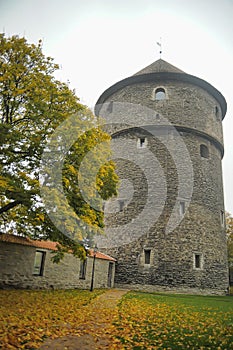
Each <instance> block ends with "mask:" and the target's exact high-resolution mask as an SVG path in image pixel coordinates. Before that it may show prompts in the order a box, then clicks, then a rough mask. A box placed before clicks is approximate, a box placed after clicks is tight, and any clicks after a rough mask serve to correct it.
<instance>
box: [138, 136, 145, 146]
mask: <svg viewBox="0 0 233 350" xmlns="http://www.w3.org/2000/svg"><path fill="white" fill-rule="evenodd" d="M137 146H138V148H145V147H146V146H147V138H146V137H139V138H138V142H137Z"/></svg>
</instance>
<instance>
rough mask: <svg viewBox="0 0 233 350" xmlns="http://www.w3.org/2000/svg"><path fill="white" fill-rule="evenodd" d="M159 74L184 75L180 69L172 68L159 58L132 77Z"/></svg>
mask: <svg viewBox="0 0 233 350" xmlns="http://www.w3.org/2000/svg"><path fill="white" fill-rule="evenodd" d="M159 72H170V73H184V71H182V70H181V69H179V68H177V67H175V66H173V65H172V64H170V63H168V62H166V61H164V60H162V59H161V58H160V59H159V60H157V61H155V62H153V63H152V64H150V65H149V66H147V67H145V68H143V69H142V70H140V71H139V72H137V73H136V74H134V75H142V74H151V73H159Z"/></svg>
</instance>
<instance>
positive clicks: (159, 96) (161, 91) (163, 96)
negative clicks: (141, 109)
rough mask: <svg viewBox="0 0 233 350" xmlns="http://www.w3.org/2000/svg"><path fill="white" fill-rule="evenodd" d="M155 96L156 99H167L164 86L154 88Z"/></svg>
mask: <svg viewBox="0 0 233 350" xmlns="http://www.w3.org/2000/svg"><path fill="white" fill-rule="evenodd" d="M154 96H155V100H165V99H166V93H165V90H164V88H161V87H159V88H157V89H155V90H154Z"/></svg>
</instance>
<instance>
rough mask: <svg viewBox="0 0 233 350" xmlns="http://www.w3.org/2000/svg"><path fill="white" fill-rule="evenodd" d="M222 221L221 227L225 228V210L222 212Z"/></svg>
mask: <svg viewBox="0 0 233 350" xmlns="http://www.w3.org/2000/svg"><path fill="white" fill-rule="evenodd" d="M220 220H221V225H222V226H224V225H225V215H224V211H223V210H221V211H220Z"/></svg>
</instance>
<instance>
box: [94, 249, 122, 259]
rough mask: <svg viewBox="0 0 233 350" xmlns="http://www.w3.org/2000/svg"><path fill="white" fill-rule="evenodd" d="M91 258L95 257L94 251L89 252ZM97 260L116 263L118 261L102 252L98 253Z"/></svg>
mask: <svg viewBox="0 0 233 350" xmlns="http://www.w3.org/2000/svg"><path fill="white" fill-rule="evenodd" d="M89 256H91V257H94V251H93V250H92V249H90V250H89ZM96 258H97V259H103V260H110V261H116V259H114V258H112V257H111V256H109V255H107V254H104V253H101V252H96Z"/></svg>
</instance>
